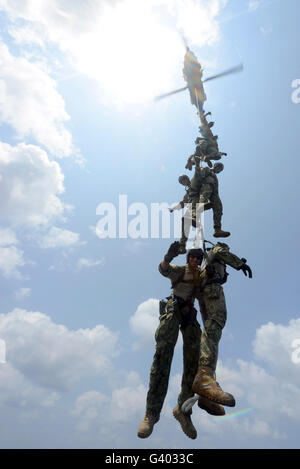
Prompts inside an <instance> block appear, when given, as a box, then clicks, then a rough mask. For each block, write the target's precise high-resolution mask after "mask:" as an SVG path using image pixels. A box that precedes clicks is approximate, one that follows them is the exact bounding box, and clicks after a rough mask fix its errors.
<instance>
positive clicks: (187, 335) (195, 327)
mask: <svg viewBox="0 0 300 469" xmlns="http://www.w3.org/2000/svg"><path fill="white" fill-rule="evenodd" d="M180 330H181V333H182V338H183V373H182V380H181V391H180V394H179V396H178V405H179V407H181V406H182V404H183V403H184V402H185V401H186V400H187V399H189V398H190V397H193V395H194V392H193V391H192V385H193V381H194V379H195V376H196V373H197V370H198V361H199V354H200V340H201V328H200V325H199V323H198V321H197V319H196V318H195V319H194V320H193V321H192V322H191V323H190V324H188V325H187V326H186V327H184V328H181V329H180Z"/></svg>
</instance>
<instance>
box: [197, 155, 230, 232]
mask: <svg viewBox="0 0 300 469" xmlns="http://www.w3.org/2000/svg"><path fill="white" fill-rule="evenodd" d="M196 168H197V166H196ZM223 169H224V165H223V164H222V163H215V164H214V167H213V169H209V168H207V167H205V168H199V169H198V171H197V170H196V173H195V174H198V177H199V183H198V184H199V186H198V187H199V204H205V205H206V204H209V206H210V207H211V208H212V210H213V221H214V229H215V232H214V237H215V238H227V237H228V236H230V232H229V231H223V230H222V216H223V204H222V201H221V199H220V196H219V182H218V178H217V174H219V173H220V172H221V171H223ZM205 205H204V207H205Z"/></svg>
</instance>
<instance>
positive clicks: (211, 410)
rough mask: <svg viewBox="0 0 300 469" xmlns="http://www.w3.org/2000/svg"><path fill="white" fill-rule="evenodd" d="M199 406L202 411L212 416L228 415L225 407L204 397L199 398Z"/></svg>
mask: <svg viewBox="0 0 300 469" xmlns="http://www.w3.org/2000/svg"><path fill="white" fill-rule="evenodd" d="M198 406H199V407H200V409H203V410H205V411H206V412H207V413H208V414H210V415H217V416H218V417H219V416H221V415H225V413H226V412H225V409H224V407H223V406H222V405H221V404H217V403H216V402H213V401H210V400H209V399H207V397H204V396H199V399H198Z"/></svg>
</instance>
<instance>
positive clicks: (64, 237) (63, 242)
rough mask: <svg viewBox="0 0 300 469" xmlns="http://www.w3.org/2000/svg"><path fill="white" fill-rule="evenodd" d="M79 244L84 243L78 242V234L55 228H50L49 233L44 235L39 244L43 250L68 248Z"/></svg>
mask: <svg viewBox="0 0 300 469" xmlns="http://www.w3.org/2000/svg"><path fill="white" fill-rule="evenodd" d="M81 244H84V243H83V242H81V241H80V235H79V233H74V232H73V231H70V230H65V229H62V228H57V227H56V226H52V228H51V229H50V231H49V233H48V234H47V235H45V236H44V237H43V238H42V239H41V242H40V245H41V247H42V248H44V249H49V248H50V249H51V248H52V249H53V248H69V247H74V246H79V245H81Z"/></svg>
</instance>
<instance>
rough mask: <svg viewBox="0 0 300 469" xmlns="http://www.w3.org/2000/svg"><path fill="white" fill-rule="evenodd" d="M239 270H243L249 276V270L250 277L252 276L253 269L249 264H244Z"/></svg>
mask: <svg viewBox="0 0 300 469" xmlns="http://www.w3.org/2000/svg"><path fill="white" fill-rule="evenodd" d="M238 270H242V271H243V272H244V274H245V275H246V277H247V272H248V277H249V278H252V270H251V269H250V267H249V265H247V264H243V265H242V266H241V267H240V268H239V269H238Z"/></svg>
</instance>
